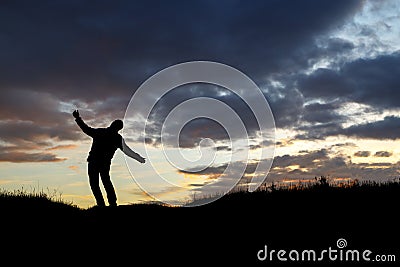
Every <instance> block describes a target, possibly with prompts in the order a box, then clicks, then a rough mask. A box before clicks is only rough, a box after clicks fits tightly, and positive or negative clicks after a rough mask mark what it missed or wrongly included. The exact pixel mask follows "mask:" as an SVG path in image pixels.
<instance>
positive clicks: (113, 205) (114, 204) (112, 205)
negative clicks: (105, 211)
mask: <svg viewBox="0 0 400 267" xmlns="http://www.w3.org/2000/svg"><path fill="white" fill-rule="evenodd" d="M116 206H118V205H117V203H110V207H116Z"/></svg>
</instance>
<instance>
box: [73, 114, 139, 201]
mask: <svg viewBox="0 0 400 267" xmlns="http://www.w3.org/2000/svg"><path fill="white" fill-rule="evenodd" d="M72 115H73V116H74V118H75V121H76V123H77V124H78V126H79V127H80V128H81V129H82V131H83V132H84V133H85V134H87V135H89V136H90V137H91V138H92V139H93V142H92V147H91V149H90V152H89V156H88V158H87V161H88V175H89V184H90V188H91V189H92V192H93V195H94V197H95V199H96V203H97V206H105V202H104V198H103V195H102V193H101V190H100V185H99V175H100V177H101V181H102V183H103V186H104V189H105V191H106V193H107V200H108V204H109V205H110V206H116V205H117V196H116V194H115V190H114V186H113V184H112V182H111V178H110V165H111V160H112V158H113V156H114V153H115V151H116V150H117V149H118V148H119V149H120V150H121V151H122V152H124V153H125V154H126V155H127V156H129V157H131V158H133V159H135V160H137V161H139V162H140V163H145V158H143V157H142V156H140V155H139V154H138V153H136V152H134V151H132V150H131V149H130V148H129V147H128V145H127V144H126V143H125V141H124V139H123V138H122V136H121V135H120V134H119V133H118V131H119V130H121V129H122V128H123V122H122V120H115V121H113V122H112V123H111V124H110V126H109V127H107V128H92V127H89V126H88V125H87V124H86V123H85V122H84V121H83V120H82V118H81V117H80V115H79V111H78V110H75V111H74V112H72Z"/></svg>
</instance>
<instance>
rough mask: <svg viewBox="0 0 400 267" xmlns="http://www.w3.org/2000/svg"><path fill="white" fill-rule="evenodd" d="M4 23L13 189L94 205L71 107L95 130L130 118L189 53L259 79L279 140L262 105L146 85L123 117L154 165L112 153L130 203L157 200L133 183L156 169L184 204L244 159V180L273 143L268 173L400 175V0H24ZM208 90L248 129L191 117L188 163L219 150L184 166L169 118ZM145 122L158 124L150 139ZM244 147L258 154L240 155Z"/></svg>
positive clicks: (6, 141) (2, 58)
mask: <svg viewBox="0 0 400 267" xmlns="http://www.w3.org/2000/svg"><path fill="white" fill-rule="evenodd" d="M0 22H1V23H0V25H1V26H0V62H1V63H0V96H1V97H0V146H1V150H0V172H1V176H0V188H2V189H6V190H18V189H24V190H28V191H30V190H36V191H40V190H42V191H45V192H49V193H50V194H57V195H61V197H62V198H63V199H65V200H67V201H72V202H73V203H74V204H77V205H79V206H81V207H83V208H87V207H90V206H92V205H94V198H93V197H92V194H91V191H90V187H89V185H88V178H87V162H86V157H87V153H88V151H89V149H90V144H91V139H90V138H89V137H88V136H86V135H85V134H83V133H82V132H81V131H80V129H79V127H78V126H77V125H76V124H75V121H74V119H73V117H72V114H71V113H72V111H73V110H74V109H79V111H80V114H81V116H82V118H83V119H84V120H85V121H86V122H87V123H88V124H89V125H90V126H92V127H95V128H98V127H107V126H108V125H109V124H110V123H111V121H112V120H114V119H123V118H124V117H125V115H126V110H127V107H128V105H129V103H130V100H131V97H132V96H133V95H134V93H135V92H136V91H137V90H138V88H139V87H140V86H141V85H142V84H143V83H144V82H145V81H146V80H148V79H149V78H150V77H151V76H153V75H155V74H156V73H158V72H160V71H162V70H164V69H165V68H168V67H171V66H174V65H176V64H181V63H184V62H191V61H211V62H219V63H222V64H226V65H228V66H231V67H233V68H235V69H237V70H239V71H241V72H243V73H244V74H246V75H247V76H248V77H249V78H251V80H252V81H254V83H255V84H257V86H258V87H259V88H260V90H261V91H262V93H263V95H264V97H265V99H266V100H267V102H268V104H269V106H270V109H271V111H272V114H273V118H274V125H275V136H274V138H273V142H271V140H272V139H271V140H267V139H264V138H260V136H259V135H258V133H259V126H258V125H257V121H255V119H254V114H252V111H251V110H250V109H249V108H248V106H246V105H245V104H244V103H243V101H242V100H241V98H240V97H238V96H237V95H235V94H232V93H231V92H229V91H227V90H226V88H223V87H219V86H216V85H210V84H187V85H184V86H180V87H177V88H176V89H175V90H172V91H170V92H169V93H168V94H166V95H165V96H163V97H161V98H156V99H151V98H152V97H153V96H152V95H151V94H150V93H149V94H148V95H147V98H146V99H149V101H150V102H149V103H155V104H156V105H155V106H154V109H153V110H152V112H151V114H150V116H149V117H146V118H145V121H143V118H142V119H141V120H136V121H131V122H130V124H126V128H127V130H128V131H126V132H124V138H126V140H127V143H128V144H129V146H130V147H131V148H132V149H133V150H135V151H137V152H138V153H140V154H142V155H143V156H144V157H146V158H147V159H149V160H151V163H149V162H148V163H146V164H143V165H141V164H139V163H137V162H132V161H129V159H126V158H125V157H124V155H123V153H122V152H121V151H117V152H116V154H115V156H114V159H113V162H112V167H111V177H112V180H113V183H114V186H115V189H116V192H117V196H118V203H119V204H128V203H137V202H143V201H149V200H153V198H152V197H151V195H149V194H148V193H146V192H144V191H143V190H142V188H141V186H140V185H139V184H137V180H136V179H137V177H140V178H141V181H146V179H148V181H151V180H152V175H153V174H152V169H156V170H157V172H158V173H163V175H164V176H165V177H168V179H170V180H171V181H174V183H178V184H179V186H178V187H173V188H172V187H171V188H168V187H162V186H159V187H158V188H157V184H153V186H154V188H157V190H158V191H157V196H158V197H161V196H162V198H164V197H165V198H168V199H174V200H177V199H185V198H187V197H188V192H190V193H189V194H193V195H194V194H196V193H199V192H202V187H201V185H204V184H205V183H216V184H219V183H220V184H224V183H225V182H226V181H228V180H229V177H230V175H233V176H234V175H235V172H236V171H238V170H240V169H243V168H244V169H245V173H244V175H243V179H244V180H246V179H247V180H248V179H249V178H251V177H252V174H253V172H254V168H255V166H256V165H257V164H259V163H260V162H262V161H268V160H271V158H261V159H259V154H260V153H259V152H260V151H261V150H262V149H263V148H266V147H269V148H271V149H273V152H274V155H273V162H272V166H271V168H270V169H269V172H268V173H267V176H266V180H265V181H266V182H272V181H289V180H290V181H292V180H302V179H306V180H307V179H312V178H314V177H316V176H317V177H319V176H321V175H324V176H328V177H330V178H332V179H338V180H339V178H340V179H343V178H344V179H359V180H379V181H382V180H392V179H397V178H398V177H399V167H400V147H399V145H400V142H399V137H400V104H399V102H398V99H399V97H400V2H399V1H396V0H377V1H353V0H337V1H328V0H326V1H321V0H303V1H290V0H280V1H275V0H264V1H235V0H231V1H207V0H205V1H175V0H172V1H71V0H69V1H63V0H59V1H18V0H17V1H2V2H1V4H0ZM243 90H244V92H245V94H250V95H251V92H246V89H245V88H243ZM199 97H207V98H211V99H215V100H218V101H220V102H223V103H225V104H226V105H228V106H230V107H231V108H232V110H233V112H234V113H235V114H237V115H238V116H239V118H240V119H241V120H242V121H243V123H244V125H245V128H246V130H247V132H248V139H247V140H241V139H240V138H238V139H235V140H234V141H232V140H230V136H229V135H228V134H227V133H226V131H225V130H226V129H225V130H224V127H221V125H219V124H218V123H216V122H215V121H212V120H209V119H204V118H203V119H201V118H200V119H197V120H193V121H191V122H189V123H187V124H186V125H185V126H184V127H183V128H182V131H181V132H180V133H179V147H180V148H181V151H182V153H184V154H185V155H186V157H188V158H189V161H190V160H191V159H192V158H198V157H199V155H200V154H201V149H205V150H204V151H206V150H207V151H208V152H210V151H211V152H212V151H213V154H212V155H213V160H212V162H211V163H210V164H208V165H207V166H206V168H201V171H197V172H193V170H194V169H199V168H198V167H199V166H200V165H202V164H204V162H201V161H196V160H192V161H191V162H192V163H193V164H191V165H190V164H189V165H185V166H183V167H181V168H176V166H174V164H171V162H170V161H168V160H167V159H166V158H165V151H169V150H174V151H175V152H176V148H177V147H176V144H174V143H173V142H170V141H171V140H172V139H173V138H172V139H168V138H166V139H165V140H164V142H162V138H161V137H162V133H163V134H165V136H167V137H168V136H170V137H171V136H172V137H175V130H176V129H174V127H165V126H163V125H164V124H163V123H164V122H165V121H166V119H167V118H168V114H170V113H171V112H173V110H174V108H175V107H176V106H177V105H179V104H180V103H182V102H185V101H188V100H190V99H195V98H199ZM144 103H147V102H144ZM212 109H213V108H210V110H212ZM203 110H205V109H204V107H202V108H197V109H196V108H194V107H193V108H192V109H190V112H192V113H193V114H196V113H198V112H202V111H203ZM187 112H189V109H187ZM139 115H140V114H139ZM222 117H223V118H224V119H227V120H228V119H230V118H231V114H227V115H226V116H225V117H224V116H222ZM140 123H147V124H148V125H149V130H148V131H146V134H145V135H144V134H143V132H140V131H139V129H141V124H140ZM167 126H168V125H167ZM225 126H227V125H225ZM125 133H126V134H125ZM242 141H250V142H249V143H246V144H245V145H244V143H243V142H242ZM143 143H144V144H145V146H143ZM243 146H246V147H247V148H248V150H249V153H248V155H247V156H246V157H247V159H250V161H247V162H244V161H243V158H240V156H237V155H240V153H241V151H242V150H243ZM199 151H200V152H199ZM175 152H174V153H175ZM199 153H200V154H199ZM200 157H201V155H200ZM256 158H258V160H255V159H256ZM251 160H253V161H251ZM127 161H129V164H127ZM243 164H245V166H244V165H243ZM127 165H129V166H127ZM228 165H230V166H231V168H230V172H229V173H228V174H226V173H225V175H221V174H222V173H224V170H225V169H226V167H227V166H228ZM128 167H129V168H128ZM135 177H136V178H135ZM179 188H181V189H182V190H179ZM103 192H104V191H103Z"/></svg>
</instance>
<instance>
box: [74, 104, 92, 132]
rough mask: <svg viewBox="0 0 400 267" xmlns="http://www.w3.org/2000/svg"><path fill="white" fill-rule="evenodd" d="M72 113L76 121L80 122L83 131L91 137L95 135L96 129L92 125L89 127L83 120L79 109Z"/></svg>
mask: <svg viewBox="0 0 400 267" xmlns="http://www.w3.org/2000/svg"><path fill="white" fill-rule="evenodd" d="M72 115H73V116H74V118H75V121H76V123H77V124H78V126H79V127H80V128H81V129H82V131H83V132H84V133H85V134H87V135H89V136H90V137H93V135H94V132H95V129H93V128H92V127H89V126H88V125H87V124H86V123H85V122H84V121H83V120H82V118H81V117H80V116H79V111H78V110H75V111H74V112H72Z"/></svg>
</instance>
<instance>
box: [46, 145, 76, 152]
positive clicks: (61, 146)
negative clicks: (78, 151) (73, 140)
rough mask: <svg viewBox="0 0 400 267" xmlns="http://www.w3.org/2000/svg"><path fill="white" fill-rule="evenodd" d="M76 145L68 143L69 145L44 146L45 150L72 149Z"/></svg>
mask: <svg viewBox="0 0 400 267" xmlns="http://www.w3.org/2000/svg"><path fill="white" fill-rule="evenodd" d="M76 147H77V145H73V144H69V145H58V146H53V147H49V148H46V150H48V151H49V150H61V149H74V148H76Z"/></svg>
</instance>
